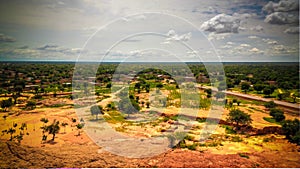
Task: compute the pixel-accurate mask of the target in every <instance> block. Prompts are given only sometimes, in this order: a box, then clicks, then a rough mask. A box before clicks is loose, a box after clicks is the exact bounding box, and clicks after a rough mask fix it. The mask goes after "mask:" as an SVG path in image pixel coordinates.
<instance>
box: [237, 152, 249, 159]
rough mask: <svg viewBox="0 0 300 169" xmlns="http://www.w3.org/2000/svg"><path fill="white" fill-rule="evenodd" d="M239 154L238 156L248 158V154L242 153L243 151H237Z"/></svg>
mask: <svg viewBox="0 0 300 169" xmlns="http://www.w3.org/2000/svg"><path fill="white" fill-rule="evenodd" d="M239 156H240V157H243V158H249V156H248V155H246V154H243V153H239Z"/></svg>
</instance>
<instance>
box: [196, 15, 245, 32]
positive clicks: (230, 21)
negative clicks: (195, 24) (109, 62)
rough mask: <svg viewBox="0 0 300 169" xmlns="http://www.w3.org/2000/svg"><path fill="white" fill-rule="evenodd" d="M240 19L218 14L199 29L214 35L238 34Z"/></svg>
mask: <svg viewBox="0 0 300 169" xmlns="http://www.w3.org/2000/svg"><path fill="white" fill-rule="evenodd" d="M239 27H240V19H239V18H238V17H236V16H231V15H226V14H219V15H217V16H215V17H213V18H211V19H210V20H208V21H206V22H204V23H203V24H202V25H201V27H200V29H201V30H203V31H208V32H215V33H238V31H239Z"/></svg>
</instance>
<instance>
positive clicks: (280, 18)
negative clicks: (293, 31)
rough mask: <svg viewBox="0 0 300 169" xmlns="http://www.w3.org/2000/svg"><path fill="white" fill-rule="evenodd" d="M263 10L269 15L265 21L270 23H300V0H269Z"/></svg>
mask: <svg viewBox="0 0 300 169" xmlns="http://www.w3.org/2000/svg"><path fill="white" fill-rule="evenodd" d="M263 11H265V12H267V13H268V15H267V16H266V18H265V22H267V23H270V24H297V23H299V0H280V1H279V2H278V3H275V2H272V1H270V2H268V3H267V4H266V5H265V6H264V7H263Z"/></svg>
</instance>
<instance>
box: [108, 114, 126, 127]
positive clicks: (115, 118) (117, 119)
mask: <svg viewBox="0 0 300 169" xmlns="http://www.w3.org/2000/svg"><path fill="white" fill-rule="evenodd" d="M108 115H109V116H104V119H105V120H106V121H107V122H108V123H113V124H115V123H123V122H125V118H124V116H123V115H122V114H121V113H119V112H117V111H110V112H108Z"/></svg>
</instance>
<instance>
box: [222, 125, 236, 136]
mask: <svg viewBox="0 0 300 169" xmlns="http://www.w3.org/2000/svg"><path fill="white" fill-rule="evenodd" d="M222 127H223V128H225V133H226V134H236V131H235V130H234V129H233V127H232V126H228V125H222Z"/></svg>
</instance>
